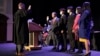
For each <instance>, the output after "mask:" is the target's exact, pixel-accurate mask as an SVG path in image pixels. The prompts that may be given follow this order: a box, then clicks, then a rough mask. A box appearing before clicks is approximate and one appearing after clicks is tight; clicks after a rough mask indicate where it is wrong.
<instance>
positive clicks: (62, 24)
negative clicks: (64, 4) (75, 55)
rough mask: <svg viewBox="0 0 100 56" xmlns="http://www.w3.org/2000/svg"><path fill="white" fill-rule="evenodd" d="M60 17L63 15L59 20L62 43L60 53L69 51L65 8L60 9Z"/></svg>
mask: <svg viewBox="0 0 100 56" xmlns="http://www.w3.org/2000/svg"><path fill="white" fill-rule="evenodd" d="M60 15H61V17H60V20H59V33H60V37H59V41H60V43H61V50H60V51H66V49H67V43H66V40H67V38H66V34H67V33H66V31H67V28H66V25H67V17H66V15H65V9H64V8H61V9H60ZM60 43H59V44H60Z"/></svg>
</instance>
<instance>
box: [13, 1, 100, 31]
mask: <svg viewBox="0 0 100 56" xmlns="http://www.w3.org/2000/svg"><path fill="white" fill-rule="evenodd" d="M84 1H90V2H91V9H92V17H93V20H94V24H95V27H94V28H95V30H99V29H100V25H99V24H100V23H99V21H100V16H99V8H97V7H98V3H97V2H98V1H96V0H13V13H15V12H16V10H17V4H18V3H19V2H24V3H25V4H26V7H28V5H29V4H31V5H32V13H33V14H32V17H33V18H34V21H35V22H36V23H38V24H42V25H43V24H45V23H46V16H47V15H49V16H51V12H52V11H56V12H57V13H58V16H59V9H60V8H62V7H64V8H67V6H69V5H72V6H74V8H75V7H76V6H79V5H80V6H81V5H82V3H83V2H84Z"/></svg>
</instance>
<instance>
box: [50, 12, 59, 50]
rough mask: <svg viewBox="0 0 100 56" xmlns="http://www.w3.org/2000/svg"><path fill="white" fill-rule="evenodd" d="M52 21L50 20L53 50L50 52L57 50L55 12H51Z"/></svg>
mask: <svg viewBox="0 0 100 56" xmlns="http://www.w3.org/2000/svg"><path fill="white" fill-rule="evenodd" d="M52 18H53V19H52V20H51V37H52V39H53V45H54V47H53V49H52V50H58V39H57V37H58V36H57V33H58V32H57V31H58V22H59V18H58V17H57V13H56V12H52Z"/></svg>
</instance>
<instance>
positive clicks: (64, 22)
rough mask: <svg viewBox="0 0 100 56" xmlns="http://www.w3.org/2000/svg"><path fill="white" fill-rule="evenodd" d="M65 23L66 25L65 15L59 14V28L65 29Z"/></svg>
mask: <svg viewBox="0 0 100 56" xmlns="http://www.w3.org/2000/svg"><path fill="white" fill-rule="evenodd" d="M66 25H67V17H66V15H63V16H61V18H60V20H59V30H60V31H61V30H64V31H66Z"/></svg>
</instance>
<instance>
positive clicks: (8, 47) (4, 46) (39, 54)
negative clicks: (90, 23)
mask: <svg viewBox="0 0 100 56" xmlns="http://www.w3.org/2000/svg"><path fill="white" fill-rule="evenodd" d="M51 49H52V46H47V47H42V49H41V50H32V51H29V52H26V53H25V56H83V54H84V53H83V54H75V53H68V52H54V51H51ZM76 50H77V49H76ZM84 51H85V50H84ZM0 56H15V45H14V44H13V43H0ZM91 56H100V51H93V50H91Z"/></svg>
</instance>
